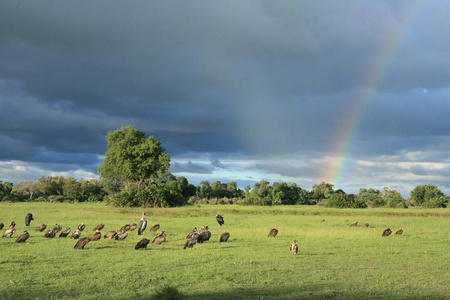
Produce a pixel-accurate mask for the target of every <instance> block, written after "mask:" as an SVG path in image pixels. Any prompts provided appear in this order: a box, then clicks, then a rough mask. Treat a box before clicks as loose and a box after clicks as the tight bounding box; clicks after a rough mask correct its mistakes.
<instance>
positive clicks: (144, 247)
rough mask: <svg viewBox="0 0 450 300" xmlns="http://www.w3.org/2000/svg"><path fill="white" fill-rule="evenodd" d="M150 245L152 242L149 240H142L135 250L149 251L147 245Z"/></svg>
mask: <svg viewBox="0 0 450 300" xmlns="http://www.w3.org/2000/svg"><path fill="white" fill-rule="evenodd" d="M149 243H150V240H148V239H145V238H144V239H142V240H140V241H139V242H137V244H136V246H134V249H135V250H138V249H147V245H148V244H149Z"/></svg>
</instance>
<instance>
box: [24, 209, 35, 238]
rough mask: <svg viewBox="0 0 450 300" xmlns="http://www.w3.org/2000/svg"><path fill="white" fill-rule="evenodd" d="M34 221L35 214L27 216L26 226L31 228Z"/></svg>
mask: <svg viewBox="0 0 450 300" xmlns="http://www.w3.org/2000/svg"><path fill="white" fill-rule="evenodd" d="M32 220H34V219H33V214H31V213H29V214H27V215H26V216H25V226H27V227H29V226H30V223H31V221H32ZM27 233H28V231H27Z"/></svg>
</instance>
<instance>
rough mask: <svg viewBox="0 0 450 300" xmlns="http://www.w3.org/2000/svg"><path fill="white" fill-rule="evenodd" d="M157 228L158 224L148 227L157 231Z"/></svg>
mask: <svg viewBox="0 0 450 300" xmlns="http://www.w3.org/2000/svg"><path fill="white" fill-rule="evenodd" d="M158 229H159V224H156V225H153V226H152V228H150V231H157V230H158Z"/></svg>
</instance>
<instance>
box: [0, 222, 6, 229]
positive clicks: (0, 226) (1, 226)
mask: <svg viewBox="0 0 450 300" xmlns="http://www.w3.org/2000/svg"><path fill="white" fill-rule="evenodd" d="M3 227H5V224H3V222H0V230H2V229H3Z"/></svg>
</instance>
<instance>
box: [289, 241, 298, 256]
mask: <svg viewBox="0 0 450 300" xmlns="http://www.w3.org/2000/svg"><path fill="white" fill-rule="evenodd" d="M289 250H291V253H292V255H297V252H298V245H297V241H296V240H294V242H293V243H292V244H291V246H290V247H289Z"/></svg>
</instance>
